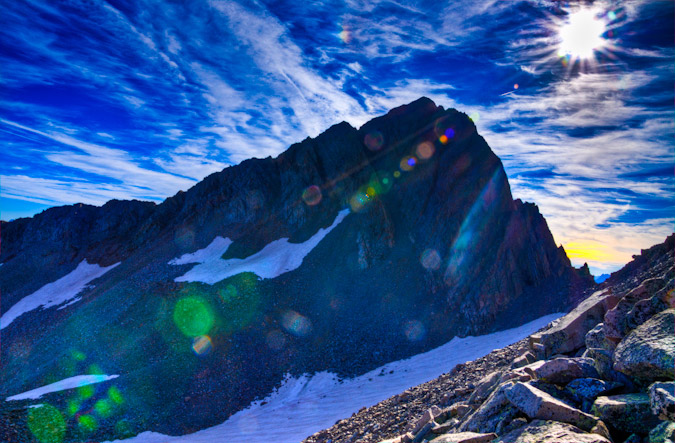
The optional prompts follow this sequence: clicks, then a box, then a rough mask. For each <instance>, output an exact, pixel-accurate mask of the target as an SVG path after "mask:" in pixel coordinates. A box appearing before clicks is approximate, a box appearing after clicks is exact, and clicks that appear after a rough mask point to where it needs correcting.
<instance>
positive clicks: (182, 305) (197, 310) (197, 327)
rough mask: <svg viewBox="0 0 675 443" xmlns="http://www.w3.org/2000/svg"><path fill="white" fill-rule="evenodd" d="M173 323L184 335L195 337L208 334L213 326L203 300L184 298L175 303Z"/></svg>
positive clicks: (209, 310)
mask: <svg viewBox="0 0 675 443" xmlns="http://www.w3.org/2000/svg"><path fill="white" fill-rule="evenodd" d="M173 321H174V323H175V324H176V326H177V327H178V329H179V330H180V331H181V332H182V333H183V334H184V335H187V336H188V337H197V336H200V335H206V334H207V333H208V332H209V330H210V329H211V327H212V326H213V313H212V312H211V309H210V308H209V306H208V304H207V303H206V302H205V301H204V300H202V299H200V298H198V297H185V298H182V299H180V300H178V303H176V307H175V309H174V311H173Z"/></svg>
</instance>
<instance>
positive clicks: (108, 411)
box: [94, 399, 114, 418]
mask: <svg viewBox="0 0 675 443" xmlns="http://www.w3.org/2000/svg"><path fill="white" fill-rule="evenodd" d="M113 407H114V405H113V403H112V402H111V401H110V400H107V399H102V400H99V401H97V402H96V403H95V404H94V410H95V411H96V413H97V414H98V415H100V416H101V417H103V418H108V417H110V416H111V415H112V413H113Z"/></svg>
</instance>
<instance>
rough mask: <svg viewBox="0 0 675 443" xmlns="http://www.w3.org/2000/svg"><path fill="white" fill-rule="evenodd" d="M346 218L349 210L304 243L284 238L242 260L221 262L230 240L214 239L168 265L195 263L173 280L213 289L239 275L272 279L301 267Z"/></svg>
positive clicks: (340, 213) (339, 214)
mask: <svg viewBox="0 0 675 443" xmlns="http://www.w3.org/2000/svg"><path fill="white" fill-rule="evenodd" d="M347 214H349V209H343V210H342V211H340V212H339V213H338V215H337V216H336V217H335V220H334V221H333V224H332V225H330V226H329V227H327V228H321V229H319V230H318V231H317V233H316V234H314V235H313V236H312V237H311V238H309V239H308V240H307V241H305V242H303V243H290V242H289V241H288V239H287V238H281V239H279V240H275V241H273V242H271V243H269V244H268V245H266V246H265V247H264V248H263V249H261V250H260V251H259V252H257V253H255V254H253V255H251V256H250V257H246V258H243V259H240V258H232V259H229V260H223V259H222V258H221V257H222V256H223V254H224V253H225V252H226V251H227V249H228V248H229V247H230V245H231V244H232V240H230V239H229V238H223V237H220V236H218V237H216V238H215V239H214V240H213V241H212V242H211V243H210V244H209V245H208V246H207V247H206V248H204V249H200V250H198V251H196V252H193V253H191V254H183V255H182V256H181V257H180V258H174V259H173V260H171V261H169V264H170V265H186V264H189V263H198V265H197V266H195V267H193V268H192V269H190V270H189V271H188V272H186V273H185V274H183V275H182V276H180V277H176V278H175V279H174V280H175V281H177V282H181V281H185V282H202V283H207V284H209V285H212V284H214V283H218V282H219V281H223V280H225V279H226V278H228V277H232V276H233V275H237V274H241V273H242V272H253V273H254V274H256V275H257V276H258V277H260V278H275V277H278V276H280V275H281V274H284V273H286V272H289V271H293V270H295V269H297V268H299V267H300V265H301V264H302V261H303V260H304V259H305V257H306V256H307V254H309V253H310V252H311V251H312V249H314V248H315V247H316V245H318V244H319V242H320V241H321V240H323V239H324V237H325V236H326V235H328V233H329V232H330V231H332V230H333V228H335V227H336V226H337V225H338V224H339V223H340V222H341V221H342V220H344V218H345V217H346V216H347Z"/></svg>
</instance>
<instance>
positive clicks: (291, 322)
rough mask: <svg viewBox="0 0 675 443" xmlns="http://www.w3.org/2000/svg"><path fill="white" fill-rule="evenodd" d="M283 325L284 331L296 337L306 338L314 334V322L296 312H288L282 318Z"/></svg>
mask: <svg viewBox="0 0 675 443" xmlns="http://www.w3.org/2000/svg"><path fill="white" fill-rule="evenodd" d="M281 325H282V326H283V327H284V329H285V330H286V331H288V332H290V333H291V334H293V335H295V336H296V337H305V336H307V335H309V333H310V332H312V322H311V321H310V320H309V319H308V318H307V317H305V316H303V315H301V314H299V313H297V312H295V311H287V312H286V313H284V315H283V316H282V318H281Z"/></svg>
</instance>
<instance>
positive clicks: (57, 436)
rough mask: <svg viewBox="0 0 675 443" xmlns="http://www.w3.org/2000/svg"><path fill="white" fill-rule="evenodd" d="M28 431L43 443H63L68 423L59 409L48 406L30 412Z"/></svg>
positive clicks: (32, 409)
mask: <svg viewBox="0 0 675 443" xmlns="http://www.w3.org/2000/svg"><path fill="white" fill-rule="evenodd" d="M28 429H30V432H31V433H32V434H33V436H34V437H35V438H36V439H37V440H38V441H40V442H41V443H61V442H62V441H63V437H64V436H65V435H66V422H65V421H64V420H63V416H62V415H61V413H60V412H59V410H58V409H56V408H55V407H54V406H52V405H47V404H46V405H43V406H41V407H39V408H31V409H30V410H29V411H28Z"/></svg>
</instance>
